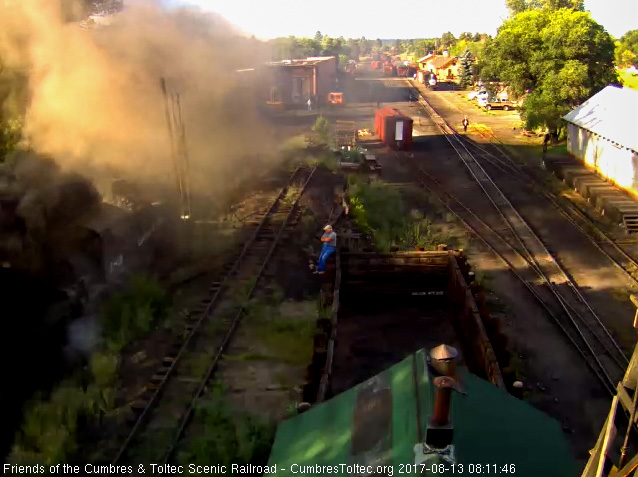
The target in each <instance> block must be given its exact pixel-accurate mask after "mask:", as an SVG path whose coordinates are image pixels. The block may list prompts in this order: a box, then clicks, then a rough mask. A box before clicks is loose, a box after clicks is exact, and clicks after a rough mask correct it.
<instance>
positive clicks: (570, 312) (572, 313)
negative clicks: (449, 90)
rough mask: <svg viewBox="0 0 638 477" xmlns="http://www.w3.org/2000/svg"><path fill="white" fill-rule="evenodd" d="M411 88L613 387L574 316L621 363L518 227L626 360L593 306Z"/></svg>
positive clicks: (500, 192)
mask: <svg viewBox="0 0 638 477" xmlns="http://www.w3.org/2000/svg"><path fill="white" fill-rule="evenodd" d="M408 84H409V83H408ZM410 87H411V85H410ZM411 88H412V87H411ZM412 89H413V90H414V92H415V93H416V95H417V97H418V98H419V103H420V104H421V105H422V106H423V107H424V108H425V109H426V111H427V112H428V113H429V115H430V116H431V118H432V120H433V121H434V123H435V124H436V125H437V126H438V127H439V128H440V129H441V131H442V132H443V133H444V136H445V138H446V140H447V141H448V142H449V144H450V145H451V146H452V147H453V148H454V150H455V151H456V152H457V154H458V155H459V157H460V158H461V160H462V161H463V162H464V164H465V166H466V167H467V169H468V170H469V171H470V173H471V175H472V176H473V178H474V180H475V181H476V182H477V184H478V185H479V186H480V187H481V189H482V190H483V191H484V193H485V194H486V196H487V197H488V198H489V200H490V202H492V204H493V205H494V206H495V208H496V209H497V211H498V212H499V214H500V215H501V217H502V218H503V219H504V220H505V221H506V223H507V224H508V226H509V228H510V230H512V232H513V233H514V236H515V237H516V238H517V239H518V242H519V243H520V244H522V245H523V247H524V250H525V252H526V255H529V257H530V258H531V259H532V261H533V263H531V262H530V261H529V260H527V259H526V260H527V261H528V262H530V265H532V268H534V269H535V271H536V272H537V273H538V274H539V276H540V277H541V278H542V279H543V280H544V281H545V283H546V284H547V285H548V287H549V288H550V289H551V291H552V293H553V295H554V296H555V298H556V299H557V300H558V302H559V303H560V305H561V307H562V308H563V310H564V312H565V313H566V314H567V316H568V317H569V319H570V321H571V323H572V325H573V327H574V328H575V329H576V331H577V333H578V334H579V335H580V337H581V339H582V340H583V342H584V343H585V345H586V347H587V348H588V350H589V352H590V353H591V357H592V358H593V360H594V361H595V362H596V364H597V365H598V367H599V368H600V370H601V372H602V373H603V374H604V376H605V378H606V381H608V383H609V384H610V386H612V387H613V381H612V380H611V377H610V376H609V374H608V373H607V371H606V369H605V367H604V366H603V364H602V363H601V362H600V360H599V359H598V356H597V354H596V352H595V351H594V350H593V349H592V347H591V343H590V342H589V341H588V340H587V339H586V338H585V336H584V335H583V333H582V330H581V329H580V327H579V326H578V323H577V319H576V318H579V320H580V321H581V322H582V323H584V324H585V325H586V327H587V328H588V330H589V331H590V332H591V334H592V335H593V336H594V338H595V339H596V341H597V342H598V343H599V344H601V345H602V346H603V347H604V348H605V350H606V351H607V353H608V354H609V357H610V358H611V359H613V360H614V361H615V362H616V364H618V365H619V367H621V368H622V364H621V363H620V361H619V360H618V359H617V358H616V357H615V356H614V354H613V353H612V352H611V350H610V349H609V347H608V346H607V345H606V344H605V343H604V342H603V341H602V339H601V338H600V336H599V335H598V333H596V332H595V331H594V330H593V329H592V328H591V326H589V325H588V323H587V321H586V320H585V319H584V317H583V316H582V315H581V314H580V313H578V312H577V311H576V310H575V309H574V308H573V306H572V305H571V304H569V302H568V301H567V300H566V299H565V297H564V296H563V295H562V294H561V293H560V292H559V291H558V290H557V289H556V287H555V285H554V284H553V283H552V282H551V280H550V279H549V277H548V276H547V275H546V273H545V272H544V271H543V270H542V269H541V264H540V263H539V262H538V261H537V260H536V257H535V254H534V253H533V252H532V250H530V245H527V244H525V243H524V241H523V238H522V236H521V232H520V229H521V228H522V229H523V231H524V234H523V235H524V236H528V240H529V239H530V236H531V239H532V247H533V248H537V249H538V248H540V254H541V255H544V256H545V257H546V259H545V262H546V265H549V266H552V267H554V268H556V269H557V270H558V272H560V274H561V275H562V276H563V278H564V279H565V282H566V283H567V284H568V285H569V287H570V289H571V290H572V292H573V293H574V295H576V297H577V298H578V301H580V302H581V303H584V304H585V306H586V307H587V309H588V310H589V311H590V313H591V314H592V316H593V317H594V318H595V320H596V321H597V324H598V326H599V327H600V328H602V329H603V330H604V332H605V333H606V335H607V337H608V338H609V339H610V341H611V342H612V344H613V346H614V347H615V348H616V349H617V351H618V352H619V353H620V355H621V356H622V358H623V360H626V357H625V355H624V353H622V350H620V347H619V346H618V344H617V343H616V342H615V340H614V339H613V338H612V337H611V335H610V334H609V332H608V331H607V329H606V328H605V327H604V325H603V324H602V322H601V321H600V318H599V317H598V316H597V315H596V313H595V312H594V311H593V309H591V307H590V306H589V304H588V303H587V302H586V300H585V299H584V297H583V296H582V294H580V292H579V290H578V289H577V287H576V285H575V283H574V282H573V280H572V278H571V277H570V276H569V275H568V273H567V272H566V271H565V270H564V268H563V267H562V266H561V265H560V264H559V263H558V261H557V259H556V258H555V257H554V256H553V254H552V253H551V252H549V251H548V250H547V248H546V246H545V245H544V243H543V242H542V240H541V239H540V238H539V237H538V235H537V234H536V233H535V232H534V231H533V230H532V229H531V227H530V226H529V224H527V222H526V221H525V220H524V219H523V218H522V217H521V216H520V214H519V213H518V211H517V210H516V208H515V207H514V206H513V205H512V204H511V202H510V201H509V200H508V199H507V197H505V195H504V194H503V192H502V191H501V190H500V189H499V188H498V186H497V185H496V184H495V183H494V181H493V180H492V179H491V177H490V176H489V174H487V172H486V171H485V170H484V169H483V167H482V166H481V165H480V164H479V162H478V161H477V160H476V158H475V157H474V156H473V155H472V153H471V152H470V151H469V150H468V148H467V147H466V146H465V145H464V144H463V143H462V142H461V140H460V139H459V138H458V135H457V133H456V132H455V131H454V130H453V129H452V128H451V127H450V125H449V124H448V123H447V122H446V121H445V120H444V119H443V118H442V117H440V115H438V114H437V113H436V111H435V110H434V108H432V106H431V105H429V104H428V103H427V101H425V100H424V99H423V97H422V95H421V94H420V93H419V92H418V91H416V90H415V89H414V88H412ZM451 138H454V139H455V140H456V142H457V143H458V145H459V146H461V147H462V148H463V149H464V150H465V151H464V152H463V151H462V150H460V148H459V147H457V144H455V143H454V142H453V141H452V139H451ZM487 189H490V190H491V191H492V192H491V193H490V191H488V190H487ZM495 194H496V195H497V197H498V198H495V197H494V195H495ZM497 201H498V202H500V204H499V205H497V204H496V202H497ZM503 207H505V208H507V210H508V211H509V212H510V214H509V217H505V214H504V212H503ZM512 215H513V217H512ZM512 220H514V222H515V223H512ZM515 229H517V230H515ZM519 253H520V252H519ZM538 253H539V252H538V251H537V252H536V254H538ZM524 258H525V257H524ZM554 273H556V272H555V271H554Z"/></svg>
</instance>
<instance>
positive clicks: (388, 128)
mask: <svg viewBox="0 0 638 477" xmlns="http://www.w3.org/2000/svg"><path fill="white" fill-rule="evenodd" d="M412 126H413V121H412V118H409V117H408V116H405V115H404V114H402V113H401V111H399V110H398V109H393V108H382V109H377V111H376V113H375V116H374V132H375V134H377V135H378V136H379V138H380V139H381V141H382V142H383V143H384V144H386V145H387V146H389V147H391V148H393V149H409V148H410V147H411V146H412Z"/></svg>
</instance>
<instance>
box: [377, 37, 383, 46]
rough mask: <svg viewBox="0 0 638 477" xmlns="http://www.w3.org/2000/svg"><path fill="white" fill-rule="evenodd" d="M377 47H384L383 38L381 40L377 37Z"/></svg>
mask: <svg viewBox="0 0 638 477" xmlns="http://www.w3.org/2000/svg"><path fill="white" fill-rule="evenodd" d="M377 47H378V48H382V47H383V40H381V38H377Z"/></svg>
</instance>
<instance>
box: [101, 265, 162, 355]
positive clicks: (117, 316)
mask: <svg viewBox="0 0 638 477" xmlns="http://www.w3.org/2000/svg"><path fill="white" fill-rule="evenodd" d="M169 308H170V299H169V297H168V296H167V295H166V293H165V292H164V290H163V289H162V288H161V287H160V285H159V284H158V283H157V282H156V281H155V280H153V279H151V278H148V277H143V276H136V277H133V278H132V279H131V282H130V285H129V287H128V288H127V289H125V290H123V291H121V292H118V293H116V294H115V295H114V296H113V297H112V298H111V299H110V300H109V301H108V302H107V303H106V305H105V307H104V309H103V312H102V317H101V318H102V325H103V327H104V337H105V340H106V343H107V347H108V348H109V349H111V350H115V351H119V350H121V349H122V348H123V347H124V346H126V345H127V344H128V343H129V342H130V341H132V340H134V339H136V338H139V337H140V336H142V335H143V334H145V333H148V332H149V331H150V329H151V326H152V325H153V324H154V323H156V322H157V321H158V320H162V319H165V318H166V317H167V315H168V312H169Z"/></svg>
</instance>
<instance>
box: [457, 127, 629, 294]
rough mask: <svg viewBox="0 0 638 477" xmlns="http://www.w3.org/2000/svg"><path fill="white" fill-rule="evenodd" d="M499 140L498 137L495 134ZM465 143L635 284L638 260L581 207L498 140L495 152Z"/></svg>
mask: <svg viewBox="0 0 638 477" xmlns="http://www.w3.org/2000/svg"><path fill="white" fill-rule="evenodd" d="M495 139H496V140H498V139H497V138H495ZM461 140H462V141H463V143H464V144H465V146H466V147H468V148H470V149H472V150H474V151H475V156H480V157H482V159H483V160H485V161H486V162H487V163H488V164H489V165H490V166H491V167H494V168H495V169H497V170H499V171H500V172H502V173H504V174H507V175H508V176H509V177H511V178H513V179H514V180H516V181H518V182H519V183H521V184H522V185H526V186H528V187H529V188H530V190H532V192H534V194H536V195H537V196H538V197H541V198H542V199H546V200H547V201H549V202H550V203H551V205H552V207H554V208H555V209H556V210H557V211H558V212H559V213H560V214H561V215H562V216H563V217H564V218H565V219H566V220H568V221H569V222H570V223H571V224H572V225H574V226H575V227H576V228H578V229H579V230H580V231H581V232H582V233H583V234H584V235H585V236H586V237H587V239H588V240H589V241H590V242H591V243H592V245H593V246H594V247H596V249H598V251H600V252H601V253H602V254H603V255H604V256H605V257H607V258H608V259H609V260H610V262H611V263H612V264H614V266H616V267H617V268H618V269H619V270H621V271H622V272H623V274H624V276H625V277H626V279H627V281H628V283H629V285H630V286H631V287H633V288H636V286H637V285H638V278H637V277H636V274H637V273H638V261H636V259H634V258H633V257H632V256H631V254H629V253H628V252H627V251H626V250H625V249H623V247H622V246H621V245H620V244H618V241H617V240H615V239H614V238H613V237H611V236H610V235H609V234H608V233H606V232H605V231H603V230H602V229H601V228H600V227H599V226H598V225H597V224H596V223H595V222H594V221H593V220H592V219H591V218H590V217H589V216H588V215H587V214H586V213H585V212H584V211H583V210H581V209H580V208H579V207H577V206H576V205H574V204H573V203H571V202H569V201H566V200H560V201H559V200H557V198H556V197H555V196H554V195H553V194H551V193H550V192H548V191H546V190H544V189H542V184H541V182H540V181H539V180H538V179H537V178H535V177H534V176H533V175H532V173H531V172H530V171H528V170H526V168H525V167H524V166H521V165H520V164H518V163H517V162H516V161H515V160H513V159H512V157H511V156H510V155H509V154H508V153H507V152H506V151H504V150H503V148H502V147H500V146H499V145H497V144H494V143H491V144H490V145H491V146H492V147H493V148H494V150H495V151H496V152H497V153H498V155H496V154H493V153H491V152H490V151H489V150H487V149H486V148H484V147H482V146H481V145H478V144H475V143H471V142H469V141H467V140H466V139H465V138H462V139H461Z"/></svg>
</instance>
